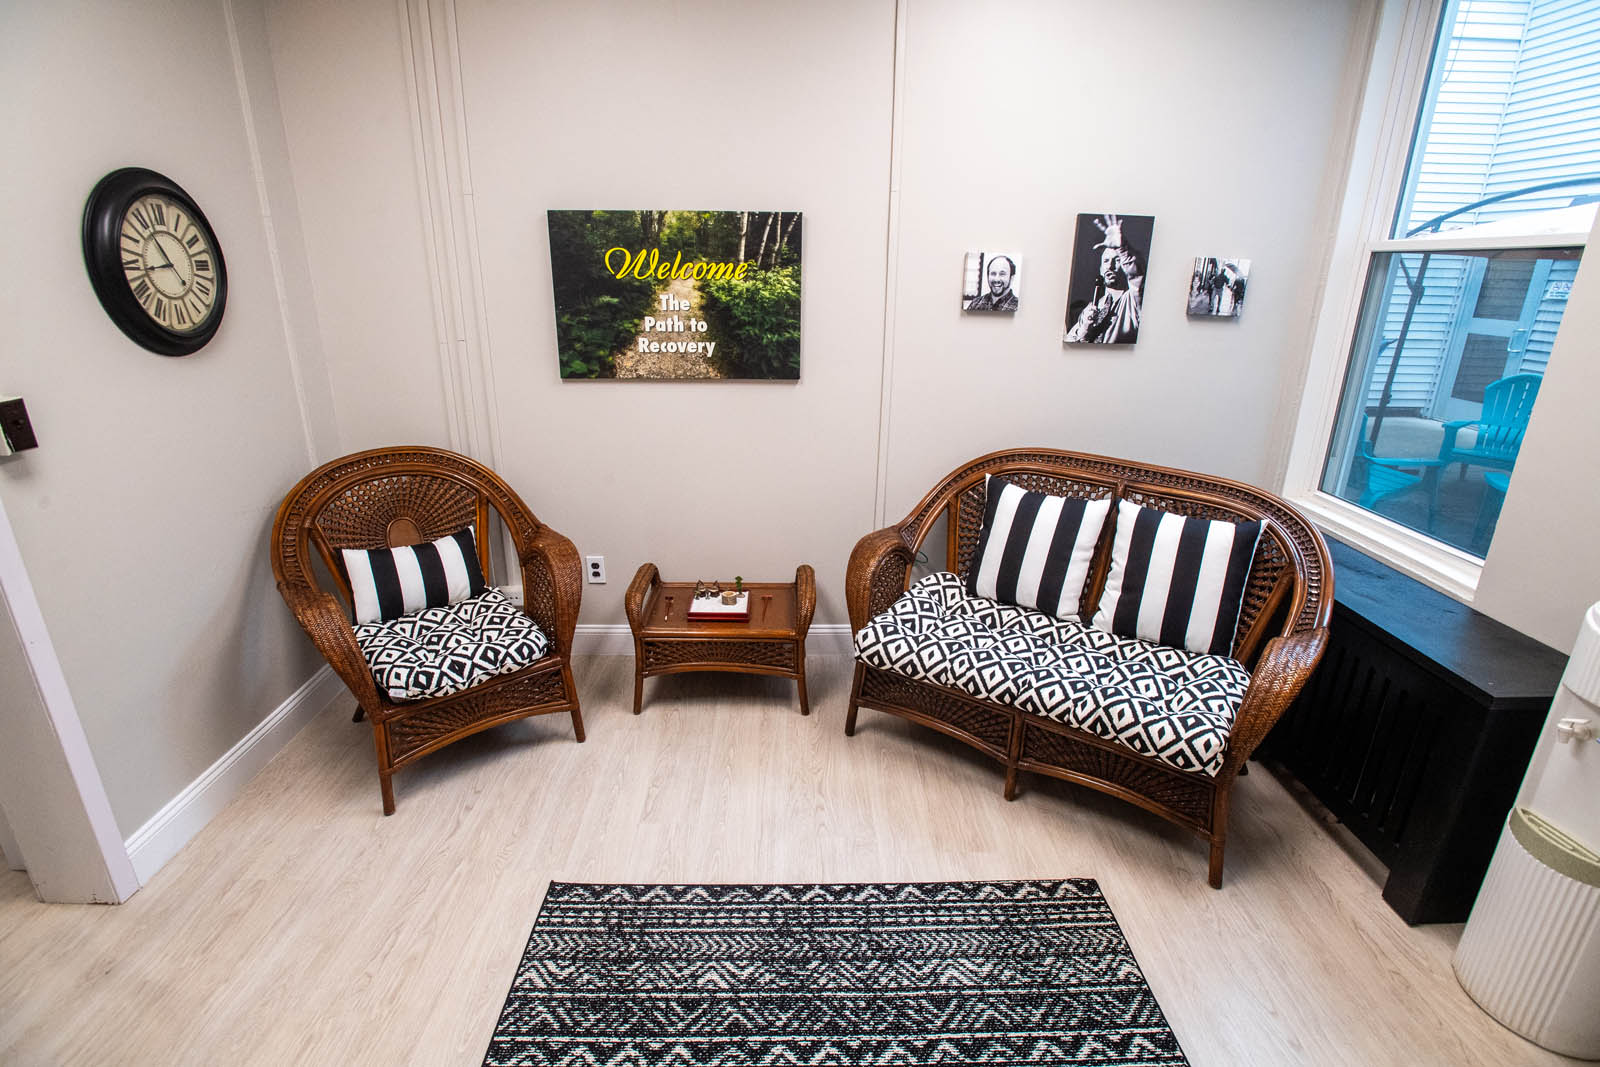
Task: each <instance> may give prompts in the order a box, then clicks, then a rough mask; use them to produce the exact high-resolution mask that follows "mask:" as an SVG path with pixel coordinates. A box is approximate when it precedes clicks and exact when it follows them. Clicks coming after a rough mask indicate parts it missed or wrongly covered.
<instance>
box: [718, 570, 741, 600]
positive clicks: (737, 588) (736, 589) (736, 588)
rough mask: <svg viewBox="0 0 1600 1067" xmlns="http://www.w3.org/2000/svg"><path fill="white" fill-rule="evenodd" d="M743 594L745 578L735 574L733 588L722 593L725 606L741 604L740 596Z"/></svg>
mask: <svg viewBox="0 0 1600 1067" xmlns="http://www.w3.org/2000/svg"><path fill="white" fill-rule="evenodd" d="M743 592H744V578H743V577H741V576H740V575H737V574H735V575H734V576H733V588H732V589H724V590H723V591H722V602H723V603H724V604H737V603H738V602H739V594H740V593H743Z"/></svg>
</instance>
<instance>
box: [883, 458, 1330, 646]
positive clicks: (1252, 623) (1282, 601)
mask: <svg viewBox="0 0 1600 1067" xmlns="http://www.w3.org/2000/svg"><path fill="white" fill-rule="evenodd" d="M987 475H999V476H1002V477H1004V478H1006V479H1007V480H1008V481H1012V482H1015V483H1017V484H1018V485H1021V486H1022V487H1023V488H1025V489H1029V490H1033V491H1036V492H1046V493H1053V494H1055V495H1057V496H1071V497H1079V498H1084V499H1101V498H1104V497H1114V498H1117V499H1126V500H1130V501H1132V502H1134V503H1136V504H1139V505H1140V506H1143V507H1153V508H1159V509H1161V510H1163V511H1171V512H1176V513H1178V514H1181V515H1193V516H1198V517H1202V518H1208V519H1225V520H1227V521H1230V522H1242V521H1250V520H1254V519H1261V520H1263V524H1264V532H1263V536H1262V539H1261V543H1260V545H1259V547H1258V548H1257V549H1256V556H1255V561H1254V563H1253V564H1252V566H1251V570H1250V577H1249V579H1248V582H1247V584H1246V586H1245V596H1244V605H1243V608H1242V610H1241V611H1240V616H1239V627H1238V630H1237V631H1236V633H1235V636H1234V643H1233V654H1234V655H1235V656H1236V657H1238V658H1239V659H1241V660H1245V661H1246V662H1249V661H1250V660H1251V658H1252V657H1253V656H1254V655H1255V654H1256V652H1257V651H1259V649H1260V647H1261V645H1262V643H1263V642H1264V641H1265V640H1266V639H1267V638H1268V637H1271V636H1272V635H1273V633H1274V632H1281V633H1285V634H1287V633H1299V632H1301V631H1303V630H1307V629H1311V628H1313V627H1317V626H1325V625H1327V620H1328V614H1329V611H1330V610H1331V608H1332V600H1331V597H1332V570H1331V565H1330V563H1329V561H1328V549H1327V546H1326V544H1324V543H1323V540H1322V536H1321V535H1320V534H1319V533H1317V531H1316V529H1315V528H1314V527H1313V526H1312V525H1311V524H1310V523H1309V522H1307V521H1306V519H1305V518H1304V517H1303V516H1302V515H1300V513H1299V512H1298V511H1296V510H1295V509H1294V508H1292V507H1291V506H1290V505H1289V504H1287V503H1286V502H1284V501H1283V500H1281V499H1279V498H1278V497H1276V496H1274V495H1273V494H1271V493H1268V492H1266V491H1265V490H1262V489H1257V488H1255V487H1253V486H1248V485H1244V484H1241V483H1239V482H1232V481H1228V480H1227V479H1224V478H1211V477H1208V476H1206V475H1203V474H1196V473H1193V472H1191V471H1183V470H1176V469H1173V468H1168V467H1156V466H1147V465H1140V464H1134V463H1127V462H1124V461H1122V460H1116V459H1109V458H1107V457H1104V456H1093V455H1087V454H1083V453H1076V452H1059V451H1055V450H1052V449H1025V450H1016V451H1008V452H996V453H992V454H990V455H988V456H984V457H981V458H980V459H977V460H974V461H973V462H972V463H969V464H967V465H966V466H964V467H962V468H960V469H958V470H956V471H954V472H952V473H951V474H950V476H949V477H947V478H946V479H945V480H944V481H943V482H942V483H941V484H940V485H939V486H938V487H936V488H935V489H934V490H933V491H932V492H931V493H929V494H928V496H926V497H924V498H923V501H922V503H921V504H919V505H918V507H917V509H916V510H914V511H913V512H912V513H911V514H910V515H909V516H907V518H906V520H905V522H903V523H901V526H900V528H901V531H902V533H903V534H904V535H905V536H906V538H907V539H908V540H909V541H911V543H912V544H913V545H914V546H917V547H919V548H920V547H921V545H922V541H923V539H924V538H925V537H927V535H928V532H929V530H930V529H931V528H932V527H933V525H934V522H935V521H936V520H937V519H938V517H939V515H940V514H941V513H944V514H945V515H947V516H948V519H949V524H948V530H949V545H948V547H947V552H946V566H947V567H948V568H949V569H950V570H952V571H954V572H956V573H957V574H962V575H965V574H966V573H967V569H968V567H970V565H971V563H972V559H973V556H974V555H975V554H976V552H977V547H978V537H979V533H980V531H981V529H982V525H983V506H984V501H985V498H986V495H985V488H984V479H985V477H986V476H987ZM1115 515H1116V511H1115V509H1114V508H1113V510H1112V521H1108V522H1107V523H1106V527H1105V529H1104V530H1103V531H1102V533H1101V538H1100V543H1099V545H1098V547H1097V549H1096V552H1095V559H1094V565H1093V567H1092V568H1091V570H1090V574H1089V581H1088V586H1087V589H1086V593H1085V596H1084V600H1083V603H1084V616H1085V617H1088V616H1089V615H1090V614H1091V613H1092V612H1093V611H1094V609H1095V608H1096V607H1097V606H1098V605H1099V601H1100V594H1101V592H1102V591H1103V589H1104V588H1105V581H1106V575H1107V573H1108V571H1109V570H1110V559H1111V540H1112V534H1113V527H1114V519H1115Z"/></svg>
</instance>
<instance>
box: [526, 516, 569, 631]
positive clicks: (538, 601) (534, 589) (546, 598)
mask: <svg viewBox="0 0 1600 1067" xmlns="http://www.w3.org/2000/svg"><path fill="white" fill-rule="evenodd" d="M517 552H518V555H519V556H520V557H521V560H522V602H523V605H524V607H523V610H524V611H526V612H527V613H528V614H529V615H530V616H531V617H532V618H533V621H534V622H537V623H538V624H539V627H540V629H542V630H544V632H545V633H546V634H548V635H549V636H550V639H551V641H552V642H553V643H554V644H555V651H556V652H557V653H558V654H560V655H563V656H570V655H571V654H572V635H573V632H574V631H575V630H576V629H577V628H578V606H579V604H580V602H581V601H582V599H583V565H582V563H580V562H579V560H578V549H577V548H576V546H574V545H573V543H572V542H571V541H570V540H568V539H567V538H566V537H563V536H562V535H561V534H558V533H556V532H555V531H554V530H552V529H551V528H550V527H548V526H540V527H539V532H538V533H536V534H535V535H534V536H533V539H532V540H530V541H528V542H527V543H526V544H521V545H518V546H517Z"/></svg>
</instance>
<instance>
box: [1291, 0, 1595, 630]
mask: <svg viewBox="0 0 1600 1067" xmlns="http://www.w3.org/2000/svg"><path fill="white" fill-rule="evenodd" d="M1447 2H1448V0H1382V2H1381V5H1380V8H1379V10H1378V13H1377V24H1376V27H1375V29H1374V32H1373V48H1372V52H1371V61H1370V63H1369V65H1368V68H1367V79H1366V87H1365V90H1364V92H1363V94H1362V102H1361V111H1360V115H1359V117H1358V119H1357V125H1356V131H1355V136H1354V138H1353V139H1352V142H1351V144H1352V151H1351V159H1350V169H1349V172H1348V177H1347V181H1346V184H1345V190H1344V196H1343V199H1342V200H1341V202H1340V208H1339V218H1338V223H1337V227H1336V229H1335V233H1334V241H1333V252H1332V255H1331V257H1330V260H1329V266H1328V274H1327V282H1326V285H1325V287H1324V291H1323V297H1322V303H1321V307H1320V310H1319V313H1318V316H1317V321H1316V326H1315V328H1314V332H1313V335H1312V342H1311V358H1310V361H1309V364H1308V366H1307V370H1306V379H1305V389H1304V392H1303V394H1302V396H1301V401H1300V410H1299V415H1298V417H1297V418H1296V421H1295V427H1294V436H1293V438H1292V440H1291V442H1290V446H1289V458H1288V462H1287V464H1286V465H1285V473H1284V485H1283V495H1284V496H1285V497H1286V498H1288V499H1289V500H1290V501H1291V502H1293V503H1294V504H1295V506H1297V507H1298V508H1300V509H1301V510H1302V511H1303V512H1305V514H1306V515H1307V516H1308V517H1309V518H1310V519H1311V520H1312V521H1313V522H1315V523H1316V524H1317V525H1318V526H1320V527H1321V528H1322V529H1323V531H1324V532H1325V533H1328V534H1330V535H1332V536H1334V537H1336V538H1338V539H1339V540H1340V541H1343V542H1345V543H1347V544H1349V545H1352V546H1353V547H1355V548H1358V549H1360V550H1362V551H1364V552H1366V553H1368V554H1369V555H1372V556H1374V557H1376V558H1378V559H1381V560H1382V561H1384V562H1385V563H1387V564H1388V565H1389V566H1391V567H1393V568H1395V569H1396V570H1399V571H1401V572H1403V573H1405V574H1409V575H1410V576H1411V577H1413V578H1416V579H1417V580H1418V581H1421V582H1424V583H1426V584H1427V585H1430V586H1432V587H1433V588H1435V589H1438V590H1439V591H1440V592H1443V593H1445V594H1448V595H1449V596H1452V597H1455V598H1456V599H1458V600H1461V601H1464V602H1466V603H1469V604H1470V603H1471V602H1472V600H1473V598H1474V596H1475V595H1476V593H1477V588H1478V580H1479V578H1480V577H1481V576H1482V574H1483V560H1481V559H1479V558H1477V557H1476V556H1473V555H1471V554H1470V553H1467V552H1463V551H1461V550H1460V549H1457V548H1454V547H1452V546H1450V545H1447V544H1444V543H1443V542H1441V541H1437V540H1435V539H1434V538H1432V537H1429V536H1427V535H1426V534H1424V533H1421V532H1419V531H1417V530H1413V529H1411V528H1410V527H1407V526H1402V525H1401V524H1399V523H1397V522H1394V521H1392V520H1390V519H1387V518H1384V517H1383V516H1381V515H1379V514H1377V513H1376V512H1372V511H1368V510H1367V509H1365V508H1362V507H1358V506H1357V505H1355V504H1354V503H1351V502H1349V501H1346V500H1343V499H1341V498H1339V497H1336V496H1334V495H1333V494H1331V493H1326V492H1323V491H1322V488H1321V483H1322V471H1323V465H1324V461H1325V460H1326V458H1327V453H1328V442H1329V440H1330V439H1331V437H1332V434H1333V429H1334V422H1335V420H1336V419H1337V418H1338V414H1339V402H1340V399H1341V397H1342V394H1343V391H1344V379H1345V373H1346V369H1347V365H1348V361H1349V358H1350V353H1351V350H1352V338H1353V337H1354V336H1355V333H1356V329H1357V327H1358V323H1359V319H1360V317H1361V305H1362V300H1363V298H1364V296H1365V292H1366V284H1367V274H1368V269H1369V266H1370V264H1371V262H1372V257H1373V256H1374V255H1375V254H1378V253H1382V252H1426V251H1433V252H1441V253H1448V252H1461V251H1467V250H1474V251H1477V250H1489V249H1494V248H1558V247H1572V246H1576V247H1579V248H1582V247H1584V245H1585V244H1586V243H1587V241H1588V236H1589V235H1588V233H1586V232H1585V233H1560V234H1540V235H1538V236H1523V235H1512V236H1506V237H1498V236H1497V237H1496V238H1494V239H1485V238H1483V237H1479V238H1477V239H1472V238H1463V237H1460V236H1452V235H1451V233H1450V232H1449V231H1445V232H1444V233H1441V234H1439V235H1437V236H1435V235H1418V236H1416V237H1411V238H1406V239H1403V240H1396V239H1393V238H1391V237H1390V233H1391V231H1392V229H1393V227H1394V218H1395V211H1396V204H1398V203H1399V198H1400V193H1401V186H1402V184H1403V183H1404V181H1405V176H1406V166H1407V164H1408V162H1409V161H1410V155H1411V143H1412V139H1413V137H1414V136H1415V126H1416V124H1417V122H1418V116H1419V109H1420V106H1421V102H1422V94H1423V92H1424V90H1425V89H1426V88H1427V80H1428V68H1429V64H1430V61H1431V59H1432V57H1433V49H1434V46H1435V44H1436V41H1437V34H1438V27H1439V20H1440V18H1441V16H1442V15H1443V13H1444V8H1445V4H1446V3H1447Z"/></svg>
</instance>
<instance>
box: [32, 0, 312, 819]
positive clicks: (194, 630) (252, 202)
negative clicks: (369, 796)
mask: <svg viewBox="0 0 1600 1067" xmlns="http://www.w3.org/2000/svg"><path fill="white" fill-rule="evenodd" d="M230 14H232V15H233V16H234V17H237V18H238V20H239V27H240V31H241V32H240V34H239V40H240V43H241V46H242V50H241V57H240V58H241V60H242V66H243V69H245V70H246V71H247V72H248V73H250V74H251V75H252V76H253V77H256V78H258V79H260V80H258V81H257V82H256V83H255V84H252V85H250V86H249V89H250V93H249V96H250V100H251V104H252V105H253V107H254V108H255V113H254V114H252V116H251V117H252V119H253V120H254V123H255V128H256V131H257V135H258V140H259V144H260V152H261V157H262V161H263V164H264V166H263V168H262V173H261V174H260V175H259V177H261V178H262V179H263V181H264V182H265V184H266V189H267V190H268V191H269V192H270V193H272V194H274V199H272V200H270V201H269V202H268V203H269V204H270V209H269V210H270V212H271V214H272V216H273V218H274V221H275V222H276V223H277V228H278V229H279V230H280V231H283V232H286V233H287V234H288V235H289V239H288V241H286V242H285V243H284V244H283V245H281V246H280V248H279V250H278V254H279V261H280V263H281V264H282V265H283V268H284V274H285V275H286V276H288V277H289V278H291V279H292V278H294V277H297V276H298V277H299V278H300V279H302V281H301V282H300V283H299V285H298V287H295V286H293V284H292V283H291V286H290V288H289V289H288V290H287V291H288V294H289V299H288V300H287V301H284V300H280V298H279V295H278V286H277V284H276V281H275V273H274V262H273V254H272V249H271V247H270V246H269V243H268V234H269V231H268V225H267V218H266V213H265V212H264V211H263V202H262V199H261V196H260V195H258V184H257V182H258V174H257V171H256V168H255V167H254V166H253V164H252V153H251V145H250V141H249V138H248V136H247V125H246V123H245V121H244V119H245V112H244V110H243V105H242V104H241V94H240V90H239V81H238V78H237V76H236V68H235V61H234V52H233V47H232V44H231V43H230V36H229V32H228V20H229V17H230ZM252 16H253V21H252ZM0 18H3V29H0V33H3V36H4V38H5V40H6V45H5V48H4V49H3V50H0V55H3V58H0V89H3V91H4V94H5V96H6V98H7V99H10V100H12V101H16V102H19V104H18V106H13V107H8V108H5V109H4V113H3V115H0V142H3V143H5V144H6V145H8V146H11V153H10V158H11V163H10V164H9V165H8V166H7V168H6V178H5V190H6V195H5V196H4V197H3V198H0V201H3V202H0V225H3V228H4V230H5V232H6V233H7V234H8V243H9V247H10V248H11V250H12V251H11V255H12V259H13V262H12V269H11V271H10V272H9V273H8V278H9V279H10V281H9V282H8V284H7V285H5V286H3V287H0V292H3V295H0V301H4V312H5V318H6V321H7V322H8V323H9V324H10V329H9V334H8V338H7V342H6V344H4V345H3V346H0V392H3V393H8V394H12V395H17V394H20V395H22V396H23V397H24V398H26V400H27V402H28V410H29V412H30V413H31V415H32V417H33V421H34V424H35V427H36V430H37V433H38V437H39V441H40V447H39V448H38V449H37V450H36V451H32V452H28V453H24V454H21V455H19V456H16V457H13V458H11V459H9V460H6V461H4V462H0V496H3V499H4V503H5V508H6V511H7V512H8V513H9V514H10V517H11V522H12V525H13V527H14V529H15V531H16V536H17V540H18V543H19V544H20V546H21V550H22V554H23V558H24V559H25V560H26V562H27V566H28V569H29V572H30V573H31V575H32V578H33V582H34V586H35V588H36V589H37V592H38V598H39V602H40V604H41V607H42V610H43V613H44V616H45V620H46V622H47V624H48V626H49V628H50V632H51V633H52V635H53V636H54V639H55V645H56V651H57V653H58V655H59V657H60V660H61V665H62V668H63V671H64V672H65V675H66V678H67V681H68V685H69V686H70V689H71V692H72V696H73V698H74V700H75V702H76V704H77V708H78V711H79V714H80V716H81V718H82V721H83V727H84V731H85V733H86V734H87V736H88V738H89V742H90V745H91V748H92V749H93V752H94V755H95V761H96V763H97V764H98V766H99V768H100V772H101V776H102V777H103V779H104V782H105V787H106V792H107V794H108V796H109V798H110V801H111V806H112V809H113V811H114V812H115V814H116V819H117V823H118V826H119V828H120V829H121V831H122V833H123V835H124V836H125V837H126V836H127V835H129V834H132V833H133V832H134V831H135V830H137V829H138V828H139V827H140V826H141V825H142V824H143V823H144V822H145V821H146V820H147V819H149V818H150V816H152V815H153V814H155V813H156V812H157V811H158V810H159V809H160V808H161V807H162V805H164V804H166V803H167V802H168V801H169V800H171V799H172V798H173V797H174V796H175V795H177V794H178V793H179V792H180V791H181V790H182V789H184V788H185V787H186V786H187V785H188V784H189V783H190V782H192V781H193V780H194V779H195V778H196V777H197V776H199V775H200V774H201V773H202V772H203V771H204V770H205V769H206V768H207V767H208V766H210V765H211V764H212V763H213V762H214V761H215V760H216V759H217V758H218V757H219V756H221V755H222V754H223V753H224V752H226V751H227V750H228V749H229V748H230V747H231V746H232V745H233V744H234V743H235V742H237V741H238V740H239V739H240V738H241V737H242V736H244V735H245V734H246V733H247V732H248V731H249V730H250V729H251V728H252V727H253V726H255V725H256V724H257V723H258V722H259V721H260V720H261V719H262V718H263V717H265V716H266V715H267V714H268V713H269V712H271V711H272V709H274V708H275V707H277V706H278V705H279V704H280V703H281V702H282V701H283V700H284V699H285V698H286V697H287V696H288V695H289V694H290V693H292V692H293V691H294V690H295V689H296V688H297V687H299V686H300V685H301V684H302V683H303V682H305V680H306V678H307V677H308V676H309V675H310V674H311V673H312V672H313V671H314V670H315V669H316V666H317V661H316V658H315V656H314V654H313V652H312V651H311V649H310V648H309V646H308V644H307V643H306V641H305V640H304V638H303V637H302V636H301V635H300V633H299V630H298V628H297V627H296V626H295V625H294V623H293V621H292V619H291V618H290V617H289V615H288V613H287V612H286V611H284V609H283V605H282V602H281V600H280V599H279V597H278V595H277V592H276V590H275V589H274V588H273V584H272V577H271V572H270V570H269V568H268V565H267V554H266V541H267V532H268V530H269V528H270V526H271V522H272V516H273V513H274V510H275V508H276V505H277V502H278V499H279V498H280V497H281V495H282V494H283V492H284V491H285V490H286V489H287V488H288V487H289V486H290V485H291V484H293V482H294V481H295V479H297V478H299V477H300V476H301V475H302V474H304V473H305V471H306V470H307V469H308V464H309V462H310V460H311V448H310V446H308V440H307V432H306V430H305V429H304V428H303V427H304V420H303V418H302V403H301V393H302V392H304V393H305V394H306V395H307V398H308V399H307V403H306V405H305V410H307V411H309V412H311V415H310V419H311V421H312V426H311V433H312V437H313V440H315V441H317V442H318V446H319V447H326V444H325V443H326V442H331V440H332V439H333V438H332V425H331V418H330V416H331V405H330V404H329V403H328V401H327V385H326V376H325V374H323V373H322V372H321V370H320V368H319V367H318V366H317V360H318V358H319V357H318V356H317V340H316V336H315V334H314V332H313V333H309V334H306V333H304V332H302V333H300V334H299V335H298V336H296V335H295V334H294V333H293V332H292V330H291V329H290V328H286V320H287V322H289V323H294V322H296V321H297V320H298V321H300V322H303V323H305V324H308V325H309V324H311V323H313V322H314V320H313V319H312V316H311V314H310V311H311V309H310V294H309V290H308V289H306V288H305V286H304V282H303V279H304V277H305V273H306V271H305V266H304V263H303V260H301V261H298V262H297V261H296V260H295V253H296V250H297V248H298V227H299V223H298V220H297V219H296V217H295V210H294V201H293V198H292V196H284V195H283V194H284V193H286V192H287V190H286V189H285V188H284V182H285V181H286V179H287V157H286V154H285V150H284V147H283V132H282V122H281V120H280V119H279V118H278V115H277V107H276V89H275V86H274V85H273V83H272V81H271V80H270V65H269V63H268V61H267V55H266V38H265V32H264V30H262V29H261V27H260V20H259V11H258V10H256V11H252V9H251V7H250V6H249V4H248V3H239V4H236V5H233V7H232V10H231V11H230V7H229V5H227V4H221V3H217V2H215V0H174V2H172V3H165V4H160V5H147V4H138V5H128V4H117V3H110V2H88V0H78V2H64V3H59V4H48V5H45V4H10V5H7V6H6V8H5V11H4V15H3V16H0ZM21 102H25V104H24V103H21ZM129 165H140V166H148V167H151V168H152V169H155V170H158V171H161V172H163V173H165V174H166V175H168V176H169V177H171V178H172V179H174V180H175V181H177V182H178V184H180V185H182V186H183V187H184V188H185V189H187V190H188V192H189V193H190V194H191V195H192V196H194V197H195V199H196V200H197V201H198V202H199V204H200V205H201V207H202V208H203V209H204V210H205V212H206V214H207V216H208V218H209V219H210V221H211V223H212V225H213V227H214V228H215V230H216V232H217V234H218V237H219V239H220V241H221V243H222V248H223V252H224V255H225V256H226V261H227V266H228V275H229V287H230V292H229V301H228V306H227V311H226V317H225V319H224V321H223V324H222V328H221V330H220V331H219V332H218V334H217V336H216V338H215V340H213V341H212V343H211V344H210V345H209V346H207V347H206V348H204V349H202V350H201V351H200V352H199V353H197V354H195V355H193V356H189V357H186V358H182V359H172V358H167V357H163V356H159V355H156V354H154V353H152V352H148V351H146V350H144V349H142V348H139V347H137V346H136V345H134V344H133V343H132V342H130V341H129V340H128V339H127V338H125V337H124V336H123V335H122V333H121V332H120V331H118V330H117V328H116V327H115V326H114V325H113V324H112V323H111V321H110V319H108V318H107V317H106V315H105V313H104V312H103V311H102V310H101V308H100V305H99V303H98V301H97V300H96V299H95V295H94V292H93V290H92V289H91V288H90V286H89V282H88V278H87V275H86V274H85V271H84V265H83V256H82V252H81V250H80V248H81V246H80V222H81V218H82V212H83V205H84V201H85V199H86V198H87V197H88V195H89V191H90V189H91V188H93V186H94V184H95V182H96V181H98V180H99V179H100V177H101V176H102V175H104V174H106V173H107V172H108V171H111V170H114V169H116V168H117V167H122V166H129ZM291 341H297V342H298V353H299V356H300V358H301V359H302V361H303V370H304V371H305V373H304V374H303V375H302V378H303V382H304V388H303V389H300V388H297V385H296V380H295V379H296V373H295V368H294V367H293V366H292V365H291V362H290V360H289V358H288V352H289V349H290V344H291ZM319 379H320V380H321V383H322V384H321V386H320V399H319V396H318V393H319V388H318V380H319ZM19 832H20V828H19Z"/></svg>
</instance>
